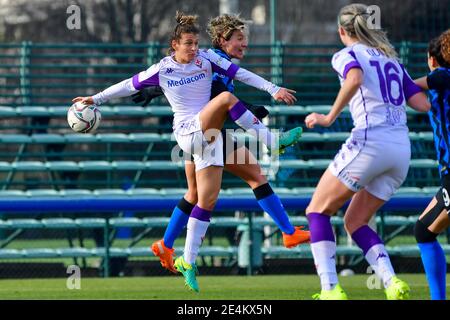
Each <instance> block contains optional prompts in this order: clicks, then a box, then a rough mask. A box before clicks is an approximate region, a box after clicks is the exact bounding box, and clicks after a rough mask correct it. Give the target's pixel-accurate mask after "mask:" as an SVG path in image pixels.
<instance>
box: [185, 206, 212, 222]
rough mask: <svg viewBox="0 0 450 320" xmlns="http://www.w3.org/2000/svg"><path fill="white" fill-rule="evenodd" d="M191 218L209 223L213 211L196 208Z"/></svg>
mask: <svg viewBox="0 0 450 320" xmlns="http://www.w3.org/2000/svg"><path fill="white" fill-rule="evenodd" d="M190 217H191V218H195V219H197V220H200V221H206V222H209V220H210V218H211V211H208V210H205V209H202V208H200V207H198V206H195V207H194V209H192V212H191V215H190Z"/></svg>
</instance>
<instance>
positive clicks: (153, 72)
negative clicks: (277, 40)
mask: <svg viewBox="0 0 450 320" xmlns="http://www.w3.org/2000/svg"><path fill="white" fill-rule="evenodd" d="M214 72H217V73H219V74H223V75H225V76H227V77H230V78H236V79H238V80H241V81H243V82H245V83H247V84H249V85H252V86H254V87H257V88H259V89H261V90H265V91H267V92H269V93H270V94H272V95H273V94H275V93H276V92H277V91H278V89H279V87H277V86H275V85H274V84H272V83H271V82H269V81H266V80H264V79H263V78H261V77H259V76H257V75H255V74H252V73H251V72H249V71H247V70H245V69H243V68H239V66H237V65H235V64H233V63H232V62H230V61H228V60H227V59H224V58H223V57H221V56H219V55H218V54H217V53H215V52H214V51H212V50H207V51H199V53H198V55H197V56H196V58H195V59H194V60H193V61H192V62H190V63H188V64H181V63H178V62H176V61H175V60H174V59H173V57H172V56H169V57H165V58H163V59H162V60H161V61H160V62H159V63H156V64H154V65H152V66H151V67H150V68H148V69H147V70H146V71H143V72H140V73H138V74H137V75H135V76H134V77H133V78H132V84H133V87H134V88H135V89H136V90H140V89H143V88H145V87H148V86H153V85H159V86H161V88H162V90H163V92H164V94H165V96H166V97H167V100H168V101H169V103H170V105H171V107H172V111H173V112H174V124H173V128H174V131H177V129H178V127H179V124H180V123H183V122H186V121H188V120H190V119H192V118H193V116H195V115H196V114H197V113H199V112H200V111H201V110H202V109H203V107H204V106H205V105H206V104H207V103H208V102H209V100H210V97H211V82H212V76H213V73H214Z"/></svg>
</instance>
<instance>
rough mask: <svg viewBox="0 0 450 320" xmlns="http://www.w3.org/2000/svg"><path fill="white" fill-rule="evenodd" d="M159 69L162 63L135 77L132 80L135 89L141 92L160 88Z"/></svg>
mask: <svg viewBox="0 0 450 320" xmlns="http://www.w3.org/2000/svg"><path fill="white" fill-rule="evenodd" d="M159 69H160V63H156V64H154V65H152V66H151V67H150V68H148V69H147V70H145V71H142V72H139V73H138V74H136V75H134V76H133V77H132V78H131V79H132V82H133V87H134V88H135V89H136V90H141V89H144V88H146V87H151V86H159Z"/></svg>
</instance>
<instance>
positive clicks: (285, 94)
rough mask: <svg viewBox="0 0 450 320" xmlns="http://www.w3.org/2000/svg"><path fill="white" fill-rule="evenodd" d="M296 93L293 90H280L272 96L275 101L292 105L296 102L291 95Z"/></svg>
mask: <svg viewBox="0 0 450 320" xmlns="http://www.w3.org/2000/svg"><path fill="white" fill-rule="evenodd" d="M293 93H296V91H295V90H291V89H286V88H281V89H280V90H278V92H277V93H276V94H275V95H274V96H273V98H274V99H275V100H276V101H280V102H281V101H284V102H286V104H294V102H295V101H297V98H296V97H295V96H294V95H293Z"/></svg>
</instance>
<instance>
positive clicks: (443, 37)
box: [439, 29, 450, 65]
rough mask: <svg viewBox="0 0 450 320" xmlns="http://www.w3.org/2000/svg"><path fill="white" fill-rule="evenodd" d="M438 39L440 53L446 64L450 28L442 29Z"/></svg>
mask: <svg viewBox="0 0 450 320" xmlns="http://www.w3.org/2000/svg"><path fill="white" fill-rule="evenodd" d="M439 41H440V43H441V55H442V58H443V59H444V61H445V62H446V63H447V65H450V29H448V30H447V31H444V32H443V33H442V34H441V35H440V36H439Z"/></svg>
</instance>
